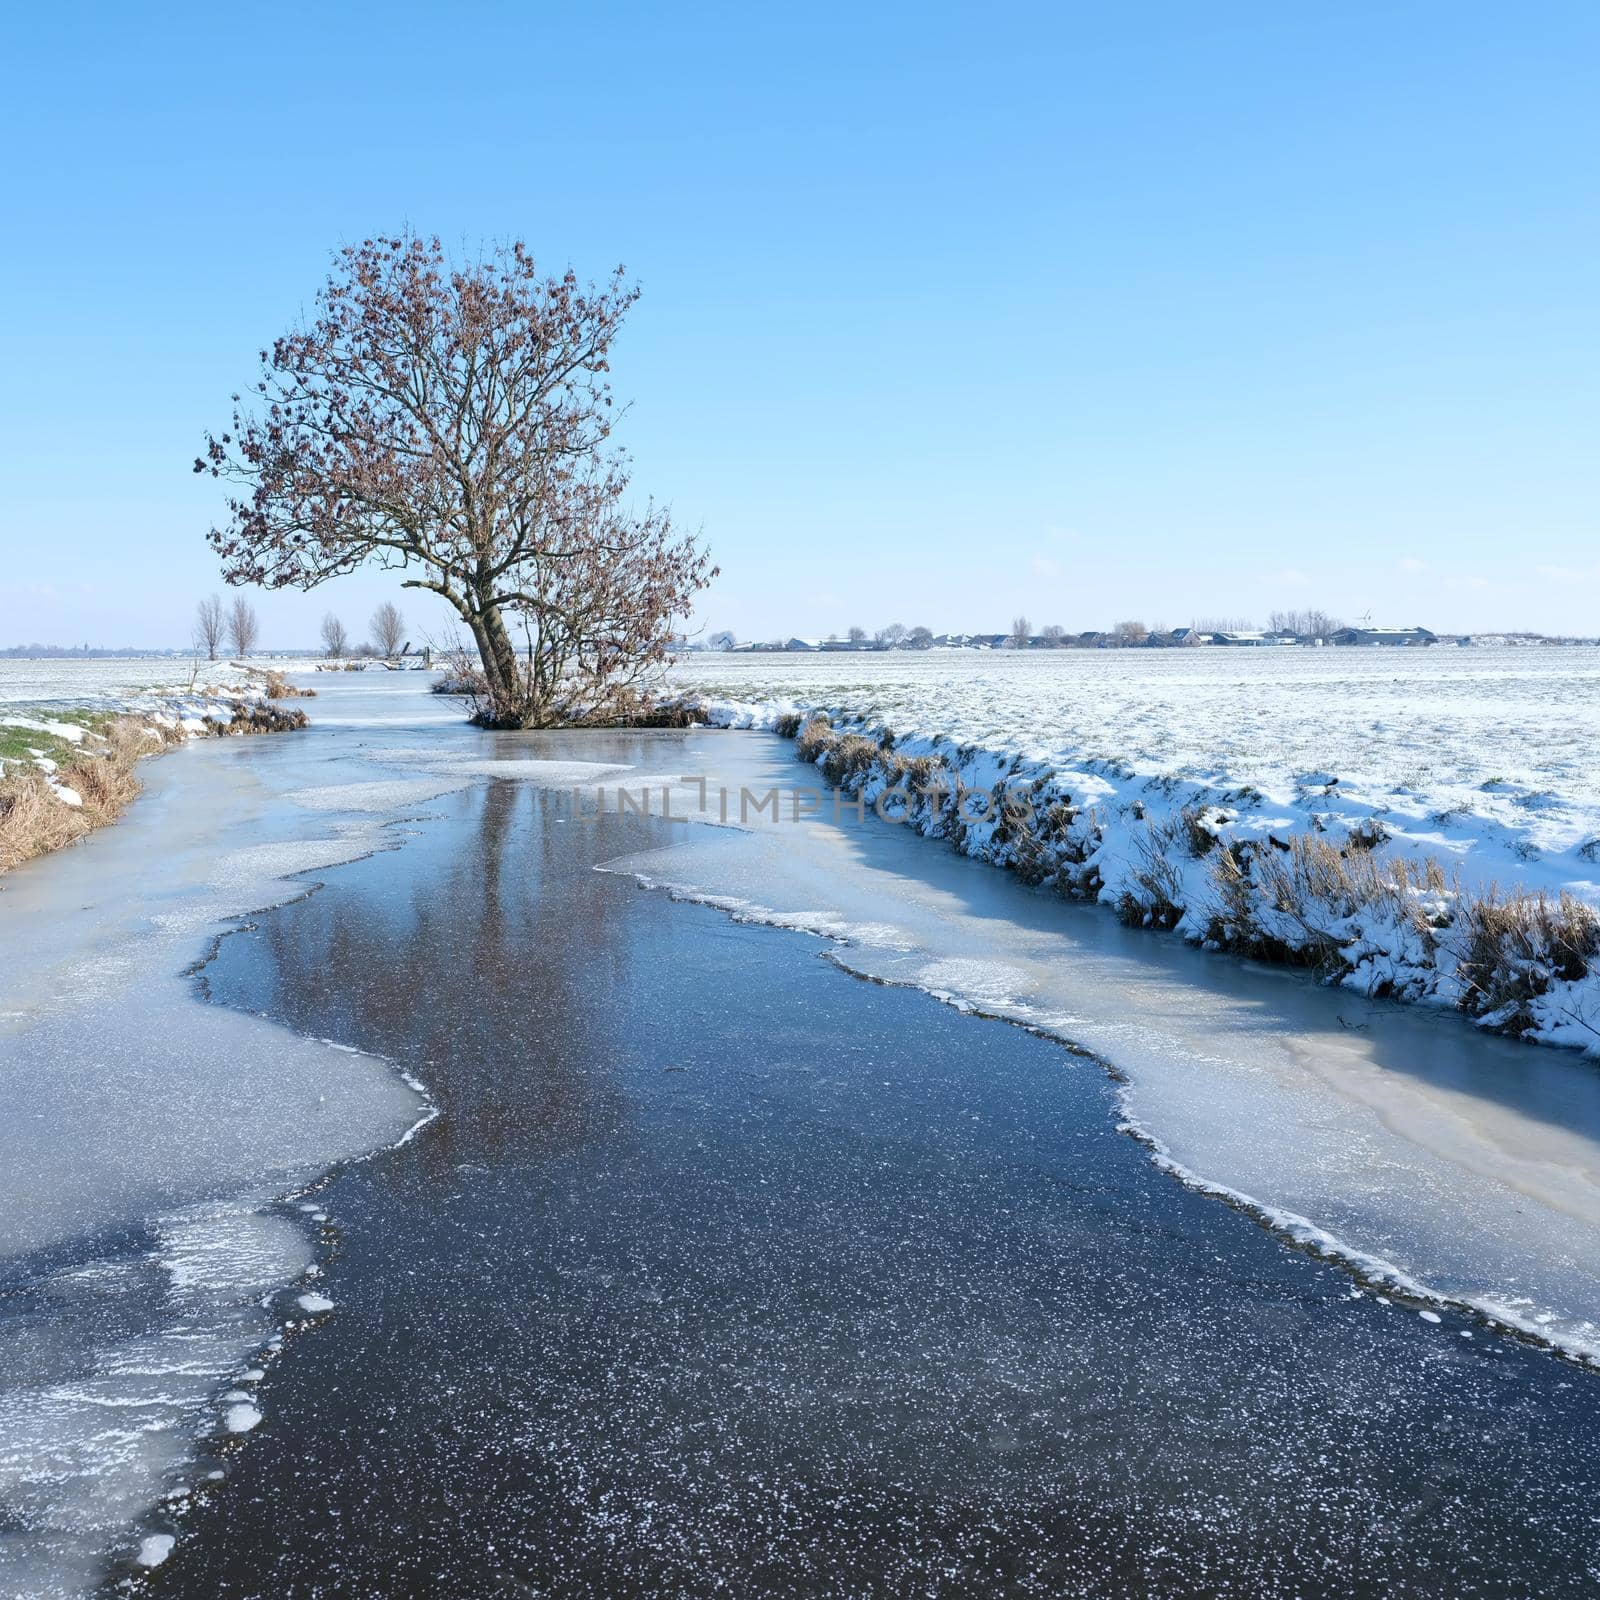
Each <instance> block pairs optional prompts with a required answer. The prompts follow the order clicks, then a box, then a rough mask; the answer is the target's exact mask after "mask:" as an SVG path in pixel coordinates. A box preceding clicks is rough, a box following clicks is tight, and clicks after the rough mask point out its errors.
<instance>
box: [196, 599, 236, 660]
mask: <svg viewBox="0 0 1600 1600" xmlns="http://www.w3.org/2000/svg"><path fill="white" fill-rule="evenodd" d="M227 631H228V623H227V619H226V617H224V615H223V612H222V596H221V595H217V594H208V595H207V596H206V597H205V599H204V600H202V601H201V602H200V604H199V605H197V606H196V607H195V608H194V644H195V649H197V650H204V651H205V653H206V660H207V661H215V660H216V659H217V651H218V650H220V649H221V648H222V641H223V638H224V636H225V635H226V633H227Z"/></svg>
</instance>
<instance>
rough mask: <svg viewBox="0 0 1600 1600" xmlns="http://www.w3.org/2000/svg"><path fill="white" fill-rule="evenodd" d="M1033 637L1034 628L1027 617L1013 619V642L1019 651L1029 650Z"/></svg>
mask: <svg viewBox="0 0 1600 1600" xmlns="http://www.w3.org/2000/svg"><path fill="white" fill-rule="evenodd" d="M1032 637H1033V626H1032V624H1031V623H1030V622H1029V621H1028V619H1027V618H1026V617H1013V618H1012V619H1011V642H1012V644H1014V645H1015V646H1016V647H1017V649H1019V650H1026V649H1027V648H1028V640H1029V639H1031V638H1032Z"/></svg>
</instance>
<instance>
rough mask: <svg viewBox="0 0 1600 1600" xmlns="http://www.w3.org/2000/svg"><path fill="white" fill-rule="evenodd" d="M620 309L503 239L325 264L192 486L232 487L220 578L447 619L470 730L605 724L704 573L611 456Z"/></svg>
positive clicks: (692, 546)
mask: <svg viewBox="0 0 1600 1600" xmlns="http://www.w3.org/2000/svg"><path fill="white" fill-rule="evenodd" d="M637 297H638V291H637V290H636V289H634V288H633V287H631V286H630V285H629V284H628V283H627V282H626V281H625V279H624V278H623V276H622V273H621V270H620V269H619V270H618V272H617V273H616V275H615V276H613V278H612V279H611V280H610V281H609V282H608V283H607V284H606V285H604V286H602V287H599V288H596V287H595V286H593V285H589V286H587V287H585V286H584V285H581V284H580V283H579V282H578V280H577V277H576V276H575V275H574V274H573V273H572V272H570V271H569V272H567V273H565V274H564V275H563V276H561V277H541V276H540V275H539V273H538V271H537V269H536V267H535V265H534V262H533V259H532V257H531V256H530V254H529V253H528V251H527V249H526V247H525V246H524V245H523V244H521V243H520V242H519V243H517V244H514V245H512V246H510V247H509V248H501V249H496V250H494V251H493V252H491V253H490V254H489V255H487V256H486V257H483V258H479V259H476V260H472V261H468V262H466V263H464V264H462V265H459V266H452V265H451V263H450V262H449V261H447V260H446V258H445V255H444V252H443V249H442V248H441V246H440V244H439V242H438V240H436V239H434V240H424V239H421V238H418V237H416V236H415V235H410V234H407V235H405V236H404V237H400V238H390V239H383V238H378V239H368V240H364V241H363V242H362V243H360V244H356V245H351V246H349V247H347V248H346V249H344V250H342V251H340V252H339V254H338V256H337V258H336V261H335V267H334V271H333V273H332V275H331V277H330V278H329V280H328V283H327V284H326V286H325V287H324V288H323V290H322V292H321V293H320V294H319V296H318V300H317V311H316V315H315V317H314V319H313V320H312V321H311V322H310V323H309V325H303V326H300V327H297V328H296V329H294V330H293V331H291V332H289V333H288V334H286V335H284V336H283V337H282V338H280V339H278V340H277V341H276V342H275V343H274V344H273V345H272V346H271V347H270V349H268V350H267V351H266V352H265V353H264V356H263V360H262V370H261V377H260V379H259V381H258V382H257V383H256V385H255V386H254V390H253V400H254V402H255V404H257V405H258V406H259V408H260V409H259V412H258V413H252V412H250V411H246V410H243V409H241V408H240V406H239V404H238V401H237V397H236V403H235V409H234V412H233V417H232V422H231V424H230V426H229V428H228V430H227V431H226V432H223V433H221V434H217V435H207V437H206V446H205V453H204V455H203V456H202V457H201V459H199V460H198V461H196V463H195V468H196V470H197V471H202V472H207V471H208V472H210V473H212V474H213V475H214V476H216V477H221V478H226V479H228V480H229V481H230V482H232V483H235V484H237V485H239V486H240V492H239V493H238V494H237V495H236V496H235V497H233V498H230V500H229V502H228V510H229V521H228V524H227V526H226V527H223V528H214V529H213V530H212V532H211V542H212V545H213V546H214V548H215V549H216V550H217V552H218V553H219V554H220V555H221V556H222V558H223V560H224V563H225V576H226V577H227V579H228V581H229V582H230V583H257V584H262V585H264V586H265V587H267V588H283V587H287V586H294V587H298V588H302V589H311V588H314V587H315V586H316V585H317V584H320V583H323V582H325V581H326V580H327V579H329V578H332V577H336V576H338V575H340V574H342V573H346V572H351V571H354V570H355V569H356V568H358V567H361V566H366V565H376V566H380V567H387V568H404V569H407V571H408V576H406V577H405V578H404V579H403V580H402V585H403V587H406V588H418V589H427V590H429V591H430V592H432V593H434V594H437V595H439V596H441V597H442V598H443V599H444V600H445V601H446V602H447V603H448V604H450V605H451V606H453V607H454V608H455V610H456V612H457V614H458V615H459V616H460V617H461V619H462V621H463V622H464V623H465V624H466V626H467V628H468V630H469V631H470V632H471V634H472V637H473V640H474V642H475V643H476V645H477V648H478V654H479V657H480V659H481V661H482V664H483V673H484V679H485V682H486V684H487V699H488V704H487V706H486V707H484V708H483V716H484V720H486V721H492V722H495V723H497V724H500V725H505V726H515V727H546V726H551V725H554V724H556V723H561V722H597V721H606V720H612V719H614V718H616V717H619V716H623V715H626V714H627V712H628V711H629V710H630V709H632V708H633V707H634V706H636V705H637V704H638V702H639V700H640V698H641V695H642V693H643V689H642V686H643V685H644V684H646V683H647V682H648V680H649V679H650V678H651V677H652V675H653V674H654V671H655V669H656V668H657V667H658V666H659V665H660V664H661V663H663V662H664V661H665V660H666V659H667V657H668V655H669V653H670V649H671V640H672V637H673V632H674V629H673V623H674V620H675V619H676V618H678V617H681V616H684V615H687V613H688V609H689V602H690V600H691V598H692V596H693V595H694V594H695V593H696V592H697V591H698V590H699V589H701V588H703V587H704V586H705V584H706V583H708V582H709V581H710V579H711V578H712V577H714V576H715V569H714V568H713V567H712V566H711V564H710V558H709V556H707V555H706V554H705V552H704V551H703V550H702V549H701V548H700V546H699V544H698V542H697V541H696V539H695V538H694V537H692V536H681V535H678V534H677V533H675V532H674V530H673V527H672V523H671V519H670V517H669V516H668V515H667V513H666V512H665V511H663V510H661V509H659V508H657V507H655V506H654V505H653V504H652V505H649V506H648V507H647V508H646V509H645V510H644V511H643V512H642V513H638V512H634V511H631V510H629V509H628V508H627V506H626V504H625V502H626V499H627V493H628V488H629V473H628V467H627V462H626V460H625V459H624V458H623V457H622V456H620V455H617V454H613V453H611V452H610V451H609V449H608V440H609V438H610V434H611V418H612V408H611V393H610V389H609V387H608V383H607V377H606V375H607V374H608V373H609V371H610V354H611V347H612V343H613V341H614V339H615V337H616V335H617V332H618V330H619V329H620V327H621V325H622V321H623V318H624V316H625V315H626V313H627V311H628V309H629V307H631V306H632V305H633V303H634V301H635V300H636V299H637Z"/></svg>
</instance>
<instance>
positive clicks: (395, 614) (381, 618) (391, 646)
mask: <svg viewBox="0 0 1600 1600" xmlns="http://www.w3.org/2000/svg"><path fill="white" fill-rule="evenodd" d="M370 627H371V629H372V643H373V645H374V647H375V648H376V649H377V652H378V654H379V655H380V656H384V657H389V656H397V655H399V654H400V647H401V645H403V644H404V643H405V640H406V619H405V617H404V616H403V615H402V614H401V611H400V607H399V606H397V605H396V604H395V603H394V601H393V600H385V601H384V602H383V604H382V605H381V606H379V607H378V609H377V610H376V611H374V612H373V613H372V622H371V624H370Z"/></svg>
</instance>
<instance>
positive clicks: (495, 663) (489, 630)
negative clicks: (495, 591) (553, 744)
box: [460, 603, 527, 727]
mask: <svg viewBox="0 0 1600 1600" xmlns="http://www.w3.org/2000/svg"><path fill="white" fill-rule="evenodd" d="M460 610H461V615H462V617H463V618H464V619H465V621H466V624H467V626H468V627H469V628H470V629H471V630H472V637H473V639H474V641H475V642H476V643H477V646H478V657H479V659H480V660H481V661H482V663H483V675H484V678H485V680H486V681H487V682H488V685H489V701H490V710H491V713H492V715H493V717H494V720H495V722H496V723H498V724H499V725H500V726H502V727H524V726H526V725H527V724H526V714H527V708H526V707H524V706H523V705H522V704H521V701H522V696H521V695H520V694H519V693H518V683H517V679H518V671H517V652H516V647H515V646H514V645H513V644H512V643H511V635H510V634H509V633H507V632H506V625H505V619H504V618H503V617H502V616H501V615H500V610H499V607H498V606H495V605H494V604H492V603H486V604H483V605H482V606H479V607H470V606H466V605H463V606H461V607H460Z"/></svg>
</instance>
